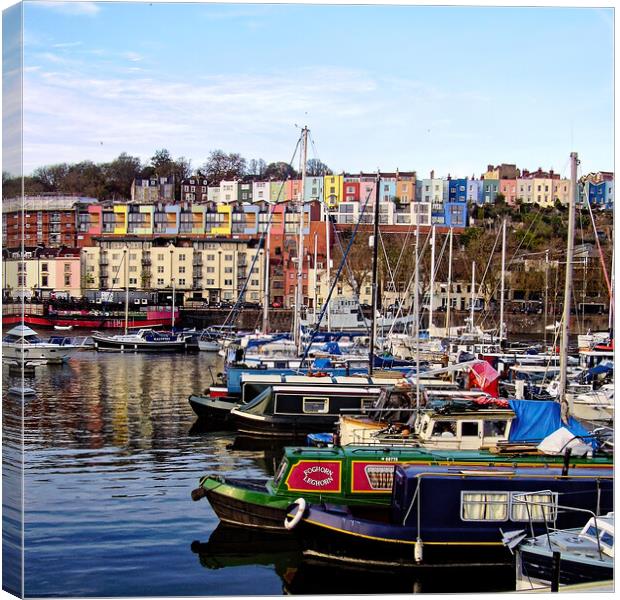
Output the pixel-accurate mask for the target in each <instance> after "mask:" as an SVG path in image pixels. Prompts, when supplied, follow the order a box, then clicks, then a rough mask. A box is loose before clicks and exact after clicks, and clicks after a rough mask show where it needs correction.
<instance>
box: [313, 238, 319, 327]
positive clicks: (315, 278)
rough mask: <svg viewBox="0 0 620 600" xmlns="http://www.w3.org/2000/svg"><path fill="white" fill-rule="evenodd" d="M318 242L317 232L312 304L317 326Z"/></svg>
mask: <svg viewBox="0 0 620 600" xmlns="http://www.w3.org/2000/svg"><path fill="white" fill-rule="evenodd" d="M317 240H318V235H317V233H316V232H315V233H314V263H312V264H313V266H314V269H313V270H314V278H313V279H314V282H313V283H314V301H313V302H312V308H313V312H314V324H315V325H316V323H317V321H318V316H319V314H318V313H317V311H316V299H317V294H318V289H319V277H318V271H317V268H316V261H317V258H318V256H317V254H318V250H317Z"/></svg>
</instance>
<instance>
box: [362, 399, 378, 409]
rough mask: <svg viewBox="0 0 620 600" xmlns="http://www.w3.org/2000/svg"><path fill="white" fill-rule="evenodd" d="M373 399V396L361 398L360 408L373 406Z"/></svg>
mask: <svg viewBox="0 0 620 600" xmlns="http://www.w3.org/2000/svg"><path fill="white" fill-rule="evenodd" d="M374 406H375V399H374V398H362V410H366V409H368V408H374Z"/></svg>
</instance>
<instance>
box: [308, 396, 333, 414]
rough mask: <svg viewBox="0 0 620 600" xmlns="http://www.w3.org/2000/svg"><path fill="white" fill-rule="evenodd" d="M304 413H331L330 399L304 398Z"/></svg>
mask: <svg viewBox="0 0 620 600" xmlns="http://www.w3.org/2000/svg"><path fill="white" fill-rule="evenodd" d="M303 412H305V413H327V412H329V398H313V397H310V398H304V399H303Z"/></svg>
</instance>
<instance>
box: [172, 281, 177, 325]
mask: <svg viewBox="0 0 620 600" xmlns="http://www.w3.org/2000/svg"><path fill="white" fill-rule="evenodd" d="M175 283H176V282H175V280H174V277H173V278H172V331H173V333H174V305H175V300H176V298H175V296H176V286H175Z"/></svg>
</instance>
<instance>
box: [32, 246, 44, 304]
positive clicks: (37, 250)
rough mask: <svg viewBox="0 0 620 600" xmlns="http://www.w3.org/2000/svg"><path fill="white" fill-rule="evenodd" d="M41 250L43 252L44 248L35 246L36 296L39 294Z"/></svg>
mask: <svg viewBox="0 0 620 600" xmlns="http://www.w3.org/2000/svg"><path fill="white" fill-rule="evenodd" d="M41 250H45V246H41V244H37V247H36V248H35V249H34V255H35V257H36V259H37V289H36V295H37V296H38V295H39V294H40V293H41V252H40V251H41Z"/></svg>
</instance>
